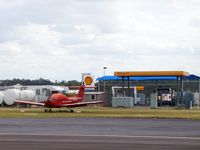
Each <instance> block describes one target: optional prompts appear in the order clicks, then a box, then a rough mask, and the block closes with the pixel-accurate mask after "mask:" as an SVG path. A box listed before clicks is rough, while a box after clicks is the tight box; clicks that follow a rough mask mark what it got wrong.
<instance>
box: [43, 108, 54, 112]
mask: <svg viewBox="0 0 200 150" xmlns="http://www.w3.org/2000/svg"><path fill="white" fill-rule="evenodd" d="M44 112H52V110H51V108H45V110H44Z"/></svg>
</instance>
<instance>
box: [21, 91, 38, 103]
mask: <svg viewBox="0 0 200 150" xmlns="http://www.w3.org/2000/svg"><path fill="white" fill-rule="evenodd" d="M35 96H36V94H35V92H34V91H32V90H22V91H21V95H20V100H23V101H32V100H35Z"/></svg>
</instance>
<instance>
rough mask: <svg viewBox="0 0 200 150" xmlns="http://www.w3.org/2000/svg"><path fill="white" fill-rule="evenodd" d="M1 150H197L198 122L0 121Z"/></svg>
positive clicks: (173, 120)
mask: <svg viewBox="0 0 200 150" xmlns="http://www.w3.org/2000/svg"><path fill="white" fill-rule="evenodd" d="M0 148H1V149H3V150H12V149H15V150H27V149H31V150H55V149H57V150H65V149H68V150H69V149H70V150H77V149H78V150H86V149H87V150H88V149H95V150H111V149H113V150H122V149H123V150H133V149H134V150H143V149H148V150H158V149H165V150H186V149H187V150H188V149H190V150H199V149H200V121H194V120H182V119H132V118H50V119H24V118H23V119H22V118H20V119H0Z"/></svg>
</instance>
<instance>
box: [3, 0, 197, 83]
mask: <svg viewBox="0 0 200 150" xmlns="http://www.w3.org/2000/svg"><path fill="white" fill-rule="evenodd" d="M0 22H1V23H0V80H1V79H13V78H19V79H39V78H44V79H50V80H51V81H55V80H58V81H61V80H67V81H68V80H78V81H80V80H81V73H92V74H93V75H94V76H95V77H96V78H97V77H100V76H103V74H104V70H103V67H105V66H106V67H107V69H106V70H105V74H106V75H114V72H115V71H154V70H155V71H162V70H166V71H168V70H178V71H188V72H189V73H190V74H196V75H200V1H199V0H44V1H42V0H0Z"/></svg>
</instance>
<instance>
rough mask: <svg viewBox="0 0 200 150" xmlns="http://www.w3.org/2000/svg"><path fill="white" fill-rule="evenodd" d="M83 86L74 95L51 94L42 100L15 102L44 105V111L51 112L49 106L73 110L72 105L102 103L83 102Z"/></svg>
mask: <svg viewBox="0 0 200 150" xmlns="http://www.w3.org/2000/svg"><path fill="white" fill-rule="evenodd" d="M84 91H85V87H84V86H80V89H79V92H78V94H77V95H76V96H73V97H68V96H66V95H64V94H62V93H55V94H52V95H51V96H50V97H49V98H48V99H47V100H45V101H43V102H30V101H22V100H15V103H16V104H30V105H37V106H43V107H45V108H46V109H45V112H47V111H49V112H51V108H61V107H66V108H68V109H69V110H70V112H73V109H71V108H73V107H80V106H87V105H89V104H99V103H103V101H92V102H83V97H84Z"/></svg>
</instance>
